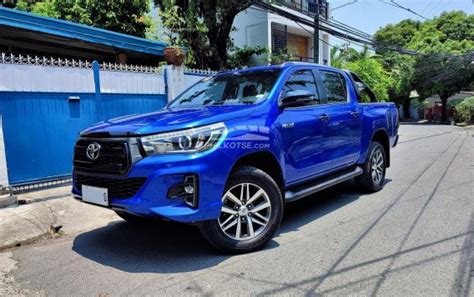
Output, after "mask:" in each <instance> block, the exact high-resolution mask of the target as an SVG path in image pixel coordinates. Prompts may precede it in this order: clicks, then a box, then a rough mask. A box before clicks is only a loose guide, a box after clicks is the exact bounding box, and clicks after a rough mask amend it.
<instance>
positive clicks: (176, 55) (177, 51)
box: [163, 46, 186, 66]
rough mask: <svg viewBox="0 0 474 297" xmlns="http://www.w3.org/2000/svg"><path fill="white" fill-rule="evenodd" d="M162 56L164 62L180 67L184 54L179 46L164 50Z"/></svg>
mask: <svg viewBox="0 0 474 297" xmlns="http://www.w3.org/2000/svg"><path fill="white" fill-rule="evenodd" d="M163 55H164V57H165V60H166V62H168V64H171V65H176V66H181V65H182V64H183V63H184V59H185V58H186V54H185V53H184V50H183V49H182V48H180V47H179V46H170V47H167V48H165V50H164V52H163Z"/></svg>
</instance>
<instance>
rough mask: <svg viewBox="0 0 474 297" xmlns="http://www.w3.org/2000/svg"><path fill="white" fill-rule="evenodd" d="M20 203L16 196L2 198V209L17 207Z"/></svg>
mask: <svg viewBox="0 0 474 297" xmlns="http://www.w3.org/2000/svg"><path fill="white" fill-rule="evenodd" d="M17 203H18V199H17V197H16V196H10V195H5V196H0V208H5V207H8V206H12V205H16V204H17Z"/></svg>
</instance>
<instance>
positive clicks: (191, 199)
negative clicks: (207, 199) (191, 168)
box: [167, 175, 198, 208]
mask: <svg viewBox="0 0 474 297" xmlns="http://www.w3.org/2000/svg"><path fill="white" fill-rule="evenodd" d="M197 192H198V183H197V176H195V175H187V176H185V177H184V180H183V183H181V184H176V185H174V186H172V187H171V188H170V189H169V190H168V194H167V198H168V199H182V201H183V202H184V203H186V204H187V205H189V206H191V207H193V208H196V207H197V206H198V197H197V195H198V194H197Z"/></svg>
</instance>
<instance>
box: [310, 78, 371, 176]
mask: <svg viewBox="0 0 474 297" xmlns="http://www.w3.org/2000/svg"><path fill="white" fill-rule="evenodd" d="M318 73H319V77H320V80H319V82H320V84H321V89H322V90H323V92H324V97H325V98H324V100H325V101H326V105H327V106H329V107H330V108H328V109H327V114H328V116H329V122H328V129H329V131H330V134H331V143H332V144H331V153H330V158H331V160H332V162H333V163H332V166H333V168H334V169H338V168H342V167H347V166H350V165H353V164H355V163H356V161H357V159H358V158H359V154H360V146H361V136H362V117H361V113H362V110H361V107H359V106H358V104H357V100H356V98H355V97H354V98H351V95H353V94H352V93H354V92H351V95H350V94H349V92H348V90H349V89H350V90H353V89H352V88H350V85H349V83H350V81H349V80H348V78H347V77H346V75H345V74H344V73H343V72H339V71H336V70H334V71H333V70H330V69H320V70H318Z"/></svg>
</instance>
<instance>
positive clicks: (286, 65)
mask: <svg viewBox="0 0 474 297" xmlns="http://www.w3.org/2000/svg"><path fill="white" fill-rule="evenodd" d="M294 66H308V67H317V68H320V69H338V68H334V67H330V66H325V65H319V64H316V63H309V62H285V63H283V64H279V65H268V66H257V67H250V68H244V69H236V70H224V71H221V72H219V73H218V74H217V75H225V74H231V73H249V72H254V71H265V70H275V69H286V68H290V67H294ZM338 70H340V69H338Z"/></svg>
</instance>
